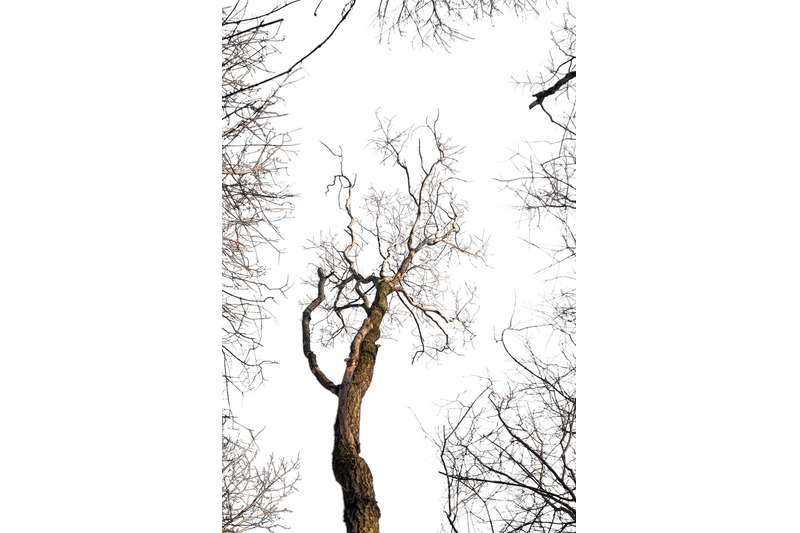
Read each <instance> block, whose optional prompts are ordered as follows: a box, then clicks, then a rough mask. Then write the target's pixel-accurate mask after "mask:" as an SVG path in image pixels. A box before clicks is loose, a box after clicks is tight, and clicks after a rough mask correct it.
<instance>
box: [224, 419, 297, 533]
mask: <svg viewBox="0 0 800 533" xmlns="http://www.w3.org/2000/svg"><path fill="white" fill-rule="evenodd" d="M227 426H228V427H227V428H223V429H224V430H225V431H223V434H222V531H223V533H239V532H243V531H249V530H251V529H265V530H267V531H275V530H276V529H277V528H278V527H280V520H281V517H282V515H283V514H284V513H286V512H288V510H287V509H286V507H284V505H285V503H284V500H285V498H286V497H287V496H289V495H290V494H292V493H293V492H295V490H296V483H297V479H298V477H297V474H296V472H297V469H298V468H299V461H285V460H283V459H276V458H275V457H273V456H270V458H269V460H268V461H267V462H266V466H265V467H260V466H259V465H258V463H257V461H256V459H257V457H258V451H259V450H258V442H257V437H258V436H257V435H254V434H253V433H252V431H250V430H248V429H247V428H243V427H236V428H235V429H232V428H231V426H236V425H235V423H228V424H227ZM242 432H249V436H246V437H245V438H242V437H241V436H240V433H242Z"/></svg>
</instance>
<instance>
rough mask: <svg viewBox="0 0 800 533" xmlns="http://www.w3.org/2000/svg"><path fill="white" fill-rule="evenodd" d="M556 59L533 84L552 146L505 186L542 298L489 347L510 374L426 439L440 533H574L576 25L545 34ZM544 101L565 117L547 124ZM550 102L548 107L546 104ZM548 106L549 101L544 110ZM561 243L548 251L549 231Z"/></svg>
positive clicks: (458, 408) (455, 408) (523, 160)
mask: <svg viewBox="0 0 800 533" xmlns="http://www.w3.org/2000/svg"><path fill="white" fill-rule="evenodd" d="M553 42H554V43H555V47H556V50H558V51H559V52H560V54H561V56H562V57H560V58H559V60H558V61H557V62H555V61H553V60H551V62H550V63H549V65H548V66H547V72H546V74H543V75H542V76H540V78H539V80H538V81H537V82H535V83H534V82H531V81H530V80H528V82H526V83H523V84H522V85H523V86H525V87H526V88H532V87H535V89H539V91H538V92H537V93H536V94H534V98H535V99H536V100H534V102H533V103H532V104H531V105H530V108H531V109H533V108H534V107H537V106H538V107H541V109H542V111H543V112H544V113H545V115H546V116H547V117H548V119H549V121H550V123H551V124H552V125H553V126H554V128H555V133H556V135H557V137H556V140H555V141H552V142H548V143H544V146H545V147H548V148H549V150H546V151H544V154H542V153H541V152H542V149H541V148H540V146H541V145H536V149H538V151H539V153H537V152H536V150H535V149H533V148H532V150H531V154H530V155H529V156H528V157H524V156H523V155H522V154H521V153H518V154H517V155H516V157H515V161H516V162H517V166H518V169H519V170H520V171H521V172H522V176H520V177H519V178H515V179H511V180H507V181H505V186H506V187H507V188H508V189H509V190H510V191H512V192H513V193H514V194H515V195H516V197H517V199H518V204H517V205H518V207H519V208H520V209H521V210H522V212H523V214H524V215H525V216H526V217H527V218H528V220H529V222H530V224H531V229H532V230H536V231H535V233H534V238H532V239H530V240H529V242H530V243H531V244H532V245H533V246H536V247H537V248H539V249H541V250H544V251H546V252H547V253H548V255H549V256H550V258H551V260H552V261H551V263H550V266H549V267H548V268H547V269H546V273H547V274H548V275H549V276H550V283H551V284H550V287H551V292H550V293H549V294H548V295H546V296H545V298H544V301H543V303H542V304H541V305H540V306H538V308H537V309H535V310H534V313H533V318H532V319H528V320H526V321H524V322H522V323H516V324H515V323H513V318H512V324H510V325H509V326H508V327H507V328H506V329H504V330H503V332H502V334H501V335H500V338H499V339H498V341H499V342H500V344H501V345H502V347H503V349H504V351H505V353H506V354H507V355H508V357H510V358H511V360H512V361H513V363H514V365H515V369H514V371H513V372H512V373H511V374H510V375H509V376H508V380H507V382H505V383H496V382H493V381H491V380H489V381H488V383H487V384H486V387H485V389H484V390H483V391H482V392H481V393H480V394H478V395H476V396H475V397H474V398H473V399H472V401H469V402H465V401H462V400H460V399H459V400H456V401H455V402H453V403H452V404H451V405H450V408H449V410H448V414H447V419H446V423H445V424H444V426H442V427H441V428H440V431H439V432H438V433H437V435H436V437H435V440H436V443H437V445H438V448H439V457H440V461H441V465H442V471H441V473H442V474H443V475H444V476H445V478H446V480H447V489H446V503H445V514H446V519H447V523H446V525H445V526H444V527H443V530H445V531H451V532H454V533H457V532H459V531H473V530H483V529H485V528H487V527H488V528H489V530H491V531H498V532H510V531H536V532H556V531H557V532H562V531H574V530H575V524H576V514H577V511H576V467H575V442H576V397H575V326H576V307H575V304H576V300H575V285H574V281H575V259H576V241H577V238H576V233H575V231H574V226H573V218H574V210H575V206H576V200H575V163H576V153H575V142H576V135H575V129H576V127H575V120H576V115H575V104H574V95H575V93H574V83H575V77H576V66H575V61H576V56H575V53H574V50H575V48H574V47H575V25H574V18H573V17H572V15H571V13H570V12H569V11H567V12H566V14H565V18H564V25H563V26H562V27H561V28H560V29H559V30H558V31H556V32H554V33H553ZM545 99H550V100H552V101H553V105H554V106H557V108H559V109H561V110H563V111H562V114H561V115H556V116H555V117H554V116H553V115H552V114H551V113H550V112H548V111H547V109H546V108H545V107H544V102H545ZM550 100H548V101H550ZM548 105H550V104H548ZM550 222H555V223H556V225H557V227H558V233H559V236H560V238H559V240H557V241H556V242H547V238H546V235H548V231H547V230H548V228H549V225H548V224H549V223H550Z"/></svg>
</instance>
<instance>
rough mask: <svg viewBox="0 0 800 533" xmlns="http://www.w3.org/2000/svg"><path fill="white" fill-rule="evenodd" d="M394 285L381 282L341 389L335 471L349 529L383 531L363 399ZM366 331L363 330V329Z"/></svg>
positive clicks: (353, 532)
mask: <svg viewBox="0 0 800 533" xmlns="http://www.w3.org/2000/svg"><path fill="white" fill-rule="evenodd" d="M390 292H391V286H390V285H389V284H387V283H381V284H379V285H378V287H377V294H376V295H375V300H374V302H373V303H372V307H370V311H369V315H368V316H367V319H366V320H365V321H364V325H363V326H362V328H361V330H360V331H359V335H356V338H355V339H354V341H353V346H352V347H351V351H350V359H348V360H347V361H348V366H349V365H350V362H352V363H353V368H352V369H350V375H349V376H348V371H345V379H344V380H343V381H342V385H341V389H340V391H339V409H338V410H337V416H336V423H335V424H334V431H333V434H334V445H333V475H334V477H335V478H336V481H337V482H338V483H339V485H341V487H342V495H343V496H344V521H345V524H346V525H347V533H379V531H380V528H379V526H378V519H379V518H380V516H381V511H380V509H379V508H378V502H377V500H376V499H375V487H374V485H373V482H372V472H370V470H369V466H367V463H366V461H364V459H363V458H361V457H360V455H359V453H360V452H361V444H360V441H359V429H360V425H361V400H362V398H363V397H364V394H365V393H366V392H367V389H368V388H369V385H370V382H371V381H372V374H373V371H374V369H375V359H376V357H377V355H378V345H377V344H375V342H376V341H377V340H378V339H379V338H380V323H381V321H382V320H383V315H384V313H385V312H386V309H387V296H388V295H389V293H390ZM362 332H363V333H362Z"/></svg>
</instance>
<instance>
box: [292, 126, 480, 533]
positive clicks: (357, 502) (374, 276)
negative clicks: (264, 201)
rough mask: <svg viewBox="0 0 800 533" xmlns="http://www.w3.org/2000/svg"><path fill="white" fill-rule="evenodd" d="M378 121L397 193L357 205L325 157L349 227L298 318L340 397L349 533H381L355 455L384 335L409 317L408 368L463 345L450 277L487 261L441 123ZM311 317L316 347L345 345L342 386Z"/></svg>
mask: <svg viewBox="0 0 800 533" xmlns="http://www.w3.org/2000/svg"><path fill="white" fill-rule="evenodd" d="M379 122H380V126H379V129H378V132H379V137H378V138H376V139H374V140H373V142H372V145H373V147H374V148H375V149H376V150H377V151H378V153H379V154H380V155H381V156H382V158H383V163H384V164H388V165H390V166H392V167H394V168H396V169H397V170H398V171H399V172H398V173H399V175H400V176H401V177H402V183H403V189H402V190H400V191H396V192H390V193H387V192H384V191H378V190H376V189H374V188H373V189H371V190H370V191H369V193H368V194H367V195H366V197H364V198H363V199H358V200H356V199H355V198H354V196H353V192H354V190H355V186H356V177H355V176H353V177H352V178H351V177H349V176H347V175H346V174H345V173H344V169H343V159H342V154H341V153H339V154H335V153H334V152H332V151H331V153H334V155H336V156H337V157H339V159H340V171H339V173H338V174H336V175H335V176H334V179H333V182H332V183H331V184H330V185H329V190H330V188H331V187H338V189H339V190H338V193H339V201H340V207H341V208H342V209H343V210H344V212H345V214H346V215H347V220H348V224H347V227H346V228H345V230H344V235H345V238H344V239H341V238H339V237H338V236H332V237H331V238H329V239H325V240H321V241H320V242H318V243H316V248H317V250H318V256H319V266H318V268H317V276H316V280H312V283H314V284H315V285H316V288H317V294H316V298H314V299H313V300H312V301H311V302H310V303H309V304H308V306H307V307H306V308H305V310H304V312H303V316H302V333H303V352H304V353H305V356H306V358H307V359H308V364H309V367H310V369H311V372H312V374H313V375H314V377H315V378H316V379H317V381H318V382H319V383H320V384H321V385H322V386H323V387H324V388H325V389H326V390H328V391H330V392H331V393H333V394H334V395H336V396H337V397H338V408H337V415H336V422H335V425H334V449H333V472H334V477H335V478H336V481H337V482H338V483H339V485H340V486H341V488H342V494H343V497H344V520H345V523H346V526H347V531H348V533H375V532H377V531H379V526H378V519H379V517H380V510H379V508H378V505H377V501H376V499H375V489H374V485H373V481H372V474H371V472H370V469H369V467H368V466H367V463H366V462H365V461H364V459H363V458H362V457H361V456H360V452H361V442H360V440H359V430H360V424H361V403H362V400H363V397H364V395H365V394H366V392H367V389H368V388H369V386H370V384H371V382H372V377H373V373H374V370H375V363H376V360H377V355H378V348H379V346H380V345H379V344H378V343H377V341H378V340H379V339H380V337H381V335H382V328H384V330H385V329H386V326H387V325H388V326H389V327H390V328H391V327H392V326H395V327H396V326H399V325H401V324H403V323H405V322H407V320H408V319H409V318H410V319H411V322H412V323H413V325H414V330H415V332H416V338H417V346H416V351H415V352H414V354H413V355H412V361H413V360H416V359H417V358H418V357H420V356H422V355H427V356H430V357H433V358H436V357H437V356H438V354H440V353H442V352H446V351H452V350H454V348H455V347H456V346H457V345H458V344H461V343H462V342H463V341H464V340H469V338H470V336H471V335H472V332H471V330H470V324H471V321H472V313H471V303H472V294H473V289H471V288H469V287H467V290H466V291H465V292H463V293H462V291H461V290H459V289H456V288H455V287H454V286H453V284H452V283H451V280H450V279H449V276H448V270H449V269H450V268H451V267H454V266H455V263H454V262H457V261H458V259H459V258H462V257H463V258H469V259H472V260H481V259H482V257H483V242H482V241H481V240H479V239H476V238H474V237H471V236H465V234H464V233H463V229H462V219H463V216H464V214H465V210H466V207H465V205H464V204H462V203H461V202H459V201H458V200H457V198H456V196H455V193H454V191H453V188H452V185H453V183H454V182H455V181H456V180H457V178H456V175H455V170H454V168H453V164H454V163H455V155H456V154H458V152H459V150H458V149H457V148H456V147H455V146H452V145H451V144H450V140H449V139H444V138H443V137H442V135H441V134H440V133H439V132H438V130H437V121H434V122H433V123H432V124H426V125H425V126H424V127H421V128H416V129H410V130H404V131H396V130H395V129H394V128H393V126H392V123H391V121H390V120H389V121H379ZM423 137H427V139H423ZM423 141H424V142H423ZM414 144H416V146H413V145H414ZM408 157H410V158H411V161H408V160H407V158H408ZM356 201H357V202H358V203H360V204H361V205H362V206H363V210H362V213H363V214H362V216H359V217H357V216H356V215H354V213H353V207H352V204H353V203H354V202H356ZM326 288H327V293H328V294H329V296H327V295H326ZM317 309H320V310H321V311H322V313H323V316H322V318H321V320H319V322H318V325H319V341H320V342H321V343H322V344H323V345H324V346H334V345H335V343H336V341H337V340H339V341H340V340H346V342H347V343H348V344H349V354H348V357H347V358H346V359H345V360H344V361H345V368H344V374H343V377H342V380H341V382H340V383H339V384H334V383H333V382H332V381H331V380H330V379H328V378H327V376H325V374H324V373H323V372H322V370H321V369H320V368H319V366H318V365H317V358H316V354H315V353H314V352H313V351H312V350H311V336H312V332H311V316H312V313H314V312H315V311H316V310H317Z"/></svg>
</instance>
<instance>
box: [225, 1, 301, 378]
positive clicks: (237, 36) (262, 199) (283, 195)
mask: <svg viewBox="0 0 800 533" xmlns="http://www.w3.org/2000/svg"><path fill="white" fill-rule="evenodd" d="M245 8H246V6H244V5H239V4H237V5H236V6H234V7H233V8H228V9H226V10H224V11H223V22H222V29H223V39H222V91H223V98H222V117H223V118H222V278H223V298H222V316H223V319H224V322H223V324H224V325H223V332H224V336H223V342H222V351H223V359H224V362H225V369H224V373H225V385H226V392H228V388H229V387H230V386H233V387H235V388H236V389H238V390H239V391H240V392H244V391H247V390H250V389H251V388H253V387H255V386H258V384H259V383H260V381H261V379H263V374H262V365H264V364H266V363H267V361H264V360H260V359H259V358H258V356H257V355H256V354H255V349H256V348H257V347H258V346H259V345H260V340H261V327H262V323H263V321H264V320H265V319H266V318H267V317H268V312H267V310H266V307H265V303H266V302H267V301H268V300H270V299H273V298H274V297H275V296H276V295H278V294H280V293H281V291H282V290H284V288H285V287H284V286H275V287H273V286H270V285H268V284H267V282H266V281H265V274H266V270H267V269H266V267H265V266H264V265H263V263H262V262H260V261H259V257H258V251H259V247H260V246H262V245H267V246H269V247H270V248H271V249H272V250H273V251H279V250H278V241H279V239H280V233H279V230H278V223H279V222H280V221H281V220H282V219H284V218H285V217H286V216H287V215H288V213H289V211H290V210H291V204H290V198H291V196H292V195H291V193H290V192H289V191H288V188H287V186H286V185H285V184H284V183H282V182H281V180H280V177H279V176H280V175H281V172H282V171H283V169H284V166H285V149H286V145H287V143H288V142H289V137H288V135H287V134H285V133H279V132H278V131H277V130H276V127H275V125H274V120H275V119H276V118H277V117H278V116H280V115H279V113H278V111H277V110H276V109H277V108H276V106H277V104H278V103H279V97H278V90H279V89H280V88H281V87H282V86H283V85H284V84H285V83H287V79H286V78H285V77H284V78H283V79H282V80H280V81H279V82H276V83H274V84H273V85H271V86H269V87H267V86H264V87H261V88H260V89H257V88H255V87H253V86H252V83H253V81H254V80H255V79H257V78H258V77H259V76H262V75H264V74H265V73H266V74H268V73H269V71H268V70H267V65H268V64H270V63H271V59H272V56H273V55H275V54H277V50H276V48H275V44H276V43H277V42H279V37H278V35H277V32H278V29H279V28H280V19H273V18H271V17H273V16H274V15H275V12H276V11H278V10H279V9H280V6H279V7H277V8H275V10H273V11H272V12H269V13H266V14H264V15H261V16H257V17H247V16H246V14H245ZM262 248H263V247H262Z"/></svg>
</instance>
